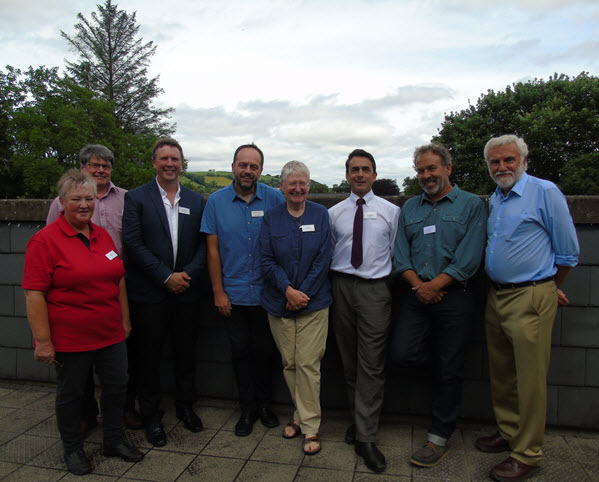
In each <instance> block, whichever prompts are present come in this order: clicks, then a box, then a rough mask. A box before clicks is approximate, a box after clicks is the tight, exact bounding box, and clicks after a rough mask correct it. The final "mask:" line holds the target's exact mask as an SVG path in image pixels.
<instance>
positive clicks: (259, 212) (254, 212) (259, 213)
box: [252, 211, 264, 218]
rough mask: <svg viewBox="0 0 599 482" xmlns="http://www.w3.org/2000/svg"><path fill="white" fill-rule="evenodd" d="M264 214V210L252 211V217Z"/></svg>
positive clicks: (259, 216)
mask: <svg viewBox="0 0 599 482" xmlns="http://www.w3.org/2000/svg"><path fill="white" fill-rule="evenodd" d="M263 216H264V211H252V217H253V218H261V217H263Z"/></svg>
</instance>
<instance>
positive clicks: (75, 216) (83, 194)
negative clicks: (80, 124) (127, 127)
mask: <svg viewBox="0 0 599 482" xmlns="http://www.w3.org/2000/svg"><path fill="white" fill-rule="evenodd" d="M58 194H59V197H60V202H61V203H62V206H63V209H64V211H63V214H62V215H61V216H59V218H58V219H57V220H56V221H54V222H53V223H51V224H49V225H48V226H46V227H45V228H44V229H42V230H41V231H39V232H38V233H36V234H35V235H34V236H33V237H32V238H31V240H30V241H29V243H28V244H27V251H26V253H25V272H24V275H23V289H24V290H25V299H26V305H27V318H28V319H29V324H30V326H31V331H32V332H33V338H34V340H35V354H34V356H35V359H36V360H37V361H39V362H42V363H46V364H48V365H52V364H54V365H55V367H56V375H57V377H56V378H57V382H58V386H57V390H56V420H57V422H58V429H59V431H60V437H61V439H62V443H63V448H64V458H65V462H66V464H67V468H68V469H69V471H70V472H73V473H74V474H78V475H82V474H86V473H89V472H91V469H92V467H91V464H90V462H89V460H88V458H87V457H86V455H85V453H84V452H83V435H82V433H81V420H80V418H81V401H82V396H83V391H84V387H85V382H86V379H87V374H88V371H89V368H90V366H91V364H93V365H94V367H95V369H96V373H98V375H99V377H100V381H101V384H102V396H101V407H102V418H103V431H104V440H103V442H104V455H105V456H108V457H120V458H122V459H123V460H126V461H129V462H137V461H139V460H141V459H142V458H143V456H144V454H143V453H142V452H140V451H139V450H137V449H136V448H134V447H131V446H129V445H128V444H127V443H126V442H125V441H124V440H123V436H124V427H123V406H124V403H125V394H126V387H127V350H126V347H125V339H126V337H127V336H128V335H129V332H130V331H131V324H130V322H129V307H128V304H127V292H126V289H125V279H124V275H125V270H124V268H123V262H122V260H121V259H120V257H119V256H118V254H117V252H116V248H115V246H114V243H113V241H112V238H111V237H110V235H109V234H108V233H107V232H106V231H105V230H104V229H103V228H101V227H100V226H96V225H95V224H93V223H92V222H91V221H90V219H91V216H92V214H93V212H94V200H95V199H96V184H95V181H94V180H93V178H92V177H91V176H90V175H89V174H87V173H85V172H82V171H78V170H77V169H71V170H69V171H67V172H66V173H65V174H64V175H63V176H62V177H61V178H60V180H59V181H58Z"/></svg>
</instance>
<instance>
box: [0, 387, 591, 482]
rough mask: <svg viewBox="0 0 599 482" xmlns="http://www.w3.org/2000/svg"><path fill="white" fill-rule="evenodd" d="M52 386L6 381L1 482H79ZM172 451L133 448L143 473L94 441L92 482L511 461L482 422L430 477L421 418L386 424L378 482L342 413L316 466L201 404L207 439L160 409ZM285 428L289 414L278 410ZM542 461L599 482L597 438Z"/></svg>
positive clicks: (572, 436)
mask: <svg viewBox="0 0 599 482" xmlns="http://www.w3.org/2000/svg"><path fill="white" fill-rule="evenodd" d="M54 390H55V387H54V386H53V385H52V384H39V383H24V382H17V381H9V380H0V479H3V480H27V481H39V480H72V479H75V478H77V477H76V476H73V475H70V474H68V473H67V472H66V467H65V465H64V462H63V460H62V447H61V443H60V440H59V435H58V430H57V428H56V421H55V418H54ZM163 408H165V409H166V415H165V417H164V424H165V429H166V431H167V435H168V444H167V445H166V446H165V447H163V448H151V446H150V445H148V443H147V442H146V440H145V438H144V436H143V431H129V432H127V438H128V439H129V441H130V442H132V443H134V444H136V445H138V446H139V447H141V448H142V449H143V451H144V452H146V457H145V459H144V460H142V461H141V462H139V463H137V464H132V463H127V462H123V461H121V460H119V459H114V458H110V459H107V458H105V457H104V456H103V455H102V452H101V440H102V438H101V437H102V429H101V426H100V427H98V428H97V429H96V430H95V431H94V432H92V433H91V434H90V436H89V437H88V439H87V441H86V443H85V451H86V453H87V454H88V455H89V456H91V458H92V463H93V466H94V471H93V473H92V474H90V475H87V476H86V480H106V481H108V480H117V479H119V480H157V481H163V480H164V481H166V480H179V481H182V480H202V481H204V480H206V481H210V480H217V481H227V480H231V481H232V480H269V481H270V480H272V481H277V482H283V481H292V480H315V481H316V480H317V481H327V482H328V481H337V480H339V481H370V480H372V481H384V480H398V481H407V480H422V481H426V480H429V481H431V480H459V481H462V480H489V479H488V477H487V474H488V471H489V469H490V468H491V467H492V466H493V465H494V464H495V463H498V462H499V461H501V460H502V459H503V458H504V457H505V454H483V453H481V452H479V451H477V450H476V449H475V448H474V446H473V442H474V439H475V438H476V437H478V436H479V435H480V434H481V433H487V432H488V431H491V430H493V427H492V426H486V425H484V423H481V422H472V421H461V422H460V424H459V430H457V431H456V433H455V435H454V437H453V438H452V440H451V452H450V454H449V455H448V456H447V457H446V459H445V460H444V461H443V462H442V463H441V464H440V465H439V466H438V467H435V468H432V469H421V468H417V467H413V466H411V465H410V463H409V461H408V459H409V454H410V453H411V451H412V450H413V449H414V448H415V447H418V446H419V445H420V444H422V443H423V440H424V436H425V433H426V424H427V420H426V419H425V418H421V417H384V418H383V420H382V424H381V429H380V431H379V440H378V445H379V447H380V448H381V450H382V451H383V453H384V454H385V456H386V457H387V471H386V473H384V474H381V475H376V474H373V473H372V472H370V471H369V470H368V469H367V468H366V467H365V466H364V464H363V463H362V460H361V459H360V458H358V457H357V456H356V455H355V454H354V452H353V448H352V447H351V446H349V445H347V444H345V443H344V442H343V435H344V433H345V429H346V427H347V425H348V419H347V418H346V416H345V414H344V413H343V412H342V411H334V410H327V411H325V413H324V416H323V424H322V429H321V436H322V439H323V450H322V452H321V453H320V454H317V455H315V456H312V457H307V456H304V455H303V454H302V452H301V441H300V440H299V439H293V440H284V439H283V438H282V437H281V427H277V428H274V429H266V428H265V427H263V426H262V425H260V423H259V422H258V423H257V424H256V426H255V429H254V432H253V433H252V434H251V435H250V436H249V437H244V438H239V437H235V435H234V434H233V427H234V425H235V422H236V420H237V417H238V416H239V412H238V410H237V408H236V403H234V402H232V401H228V400H214V399H203V400H200V401H199V402H198V403H197V404H196V409H197V412H198V413H199V415H200V416H201V418H202V420H203V422H204V425H205V427H206V428H205V429H204V431H202V432H200V433H197V434H193V433H190V432H189V431H187V430H185V428H183V427H182V426H181V425H180V423H179V421H178V420H177V418H176V417H175V415H174V408H173V403H172V399H170V398H167V399H166V400H164V402H163ZM275 410H276V411H277V412H278V414H279V416H280V418H281V420H282V421H283V420H287V418H288V417H289V416H290V414H291V408H290V407H288V406H276V407H275ZM544 448H545V454H546V457H545V460H544V463H543V466H542V469H541V471H540V472H539V474H538V476H537V477H536V478H535V479H532V480H544V481H579V480H599V432H580V431H573V430H562V429H553V430H552V429H549V430H548V431H547V438H546V443H545V447H544Z"/></svg>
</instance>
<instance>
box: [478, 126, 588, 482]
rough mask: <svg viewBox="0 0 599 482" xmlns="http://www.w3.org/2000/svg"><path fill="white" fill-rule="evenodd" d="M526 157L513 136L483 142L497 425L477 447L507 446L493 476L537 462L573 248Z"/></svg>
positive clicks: (554, 197) (562, 209)
mask: <svg viewBox="0 0 599 482" xmlns="http://www.w3.org/2000/svg"><path fill="white" fill-rule="evenodd" d="M527 156H528V147H527V145H526V143H525V142H524V141H523V140H522V139H520V138H518V137H516V136H514V135H505V136H501V137H497V138H493V139H491V140H490V141H489V142H487V145H486V146H485V159H486V161H487V164H488V168H489V173H490V174H491V177H492V178H493V180H494V181H495V183H496V184H497V190H496V191H495V193H494V194H493V195H492V196H491V199H490V200H489V208H490V214H489V221H488V224H487V231H488V240H487V250H486V260H485V269H486V272H487V275H488V276H489V278H490V280H491V287H490V290H489V296H488V298H487V308H486V313H485V318H486V327H487V344H488V347H489V367H490V379H491V391H492V395H493V409H494V411H495V418H496V419H497V426H498V431H497V432H496V433H495V434H493V435H490V436H487V437H480V438H479V439H478V440H477V441H476V446H477V447H478V448H479V449H480V450H482V451H483V452H503V451H509V452H510V456H509V457H508V458H507V459H505V460H504V461H503V462H501V463H500V464H498V465H496V466H495V467H493V469H492V470H491V474H490V475H491V477H493V478H494V479H496V480H510V481H512V480H522V479H525V478H528V477H531V476H532V475H533V474H534V473H535V472H536V471H537V469H538V467H539V464H540V463H541V457H542V454H543V453H542V450H541V445H542V443H543V438H544V434H545V418H546V411H547V370H548V368H549V355H550V352H551V329H552V327H553V321H554V320H555V315H556V311H557V307H558V305H566V304H568V298H567V297H566V295H565V294H564V293H563V292H562V291H561V290H560V289H558V287H559V286H560V285H561V283H562V282H563V281H564V280H565V279H566V276H568V273H569V272H570V270H571V269H572V267H573V266H575V265H576V264H577V262H578V253H579V248H578V240H577V238H576V230H575V228H574V224H573V222H572V217H571V216H570V212H569V211H568V204H567V202H566V198H565V197H564V195H563V194H562V193H561V192H560V190H559V189H558V188H557V186H556V185H555V184H553V183H552V182H549V181H545V180H543V179H538V178H536V177H533V176H529V175H528V174H526V172H525V171H526V168H527V166H528V162H527V161H528V157H527Z"/></svg>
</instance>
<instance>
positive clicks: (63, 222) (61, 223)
mask: <svg viewBox="0 0 599 482" xmlns="http://www.w3.org/2000/svg"><path fill="white" fill-rule="evenodd" d="M57 222H58V227H59V228H60V230H61V231H62V232H63V233H64V234H66V235H67V236H77V234H78V233H77V231H75V228H73V226H71V224H70V223H69V222H68V221H67V218H65V217H64V211H60V215H59V216H58V220H57ZM88 224H89V234H90V238H91V239H94V238H95V237H96V234H97V231H96V230H95V229H94V223H92V222H91V221H90V222H89V223H88Z"/></svg>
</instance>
